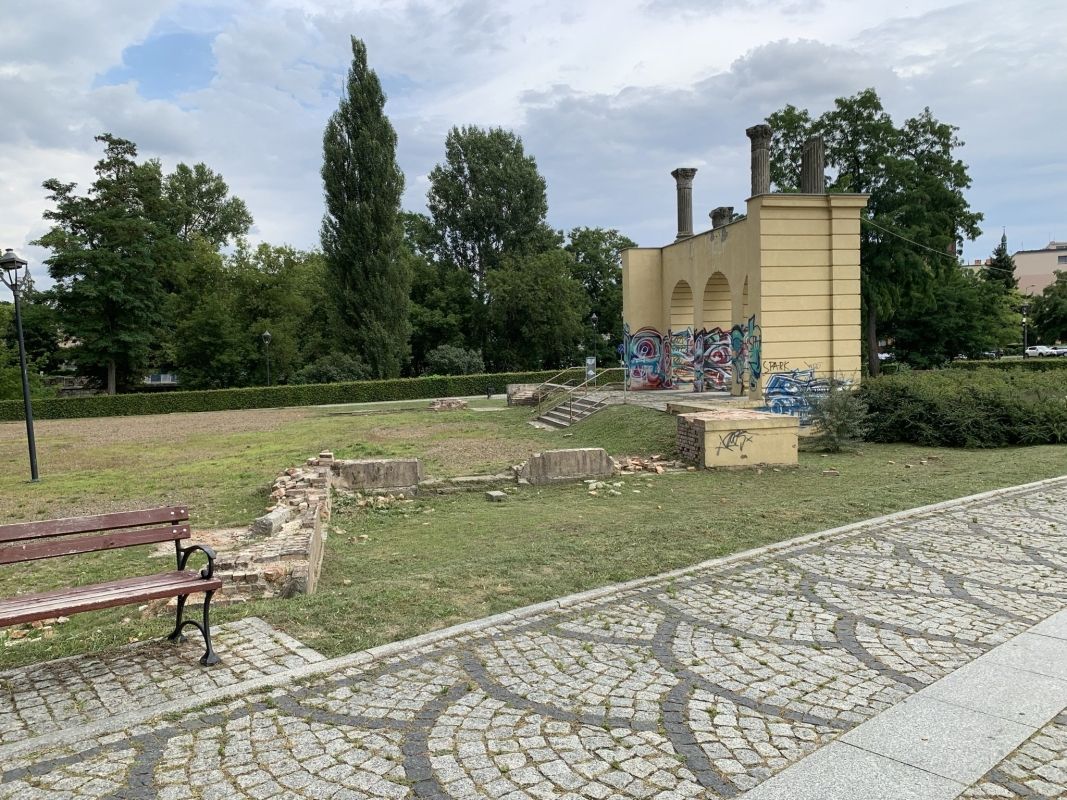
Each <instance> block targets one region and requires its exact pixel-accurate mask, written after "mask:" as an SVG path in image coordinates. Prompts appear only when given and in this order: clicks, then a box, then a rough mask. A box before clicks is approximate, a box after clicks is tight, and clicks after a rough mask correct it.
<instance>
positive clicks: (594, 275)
mask: <svg viewBox="0 0 1067 800" xmlns="http://www.w3.org/2000/svg"><path fill="white" fill-rule="evenodd" d="M627 247H637V242H635V241H633V240H632V239H629V238H627V237H626V236H623V235H622V234H621V233H619V232H618V231H617V230H614V229H612V230H605V229H604V228H574V229H573V230H572V231H571V232H570V233H569V234H568V235H567V244H566V246H565V247H564V249H565V250H566V251H567V252H568V253H570V254H571V256H572V257H573V258H574V265H573V267H572V269H571V274H572V276H573V277H574V279H575V280H577V281H578V283H580V284H581V286H582V289H583V290H584V291H585V296H586V302H587V304H588V307H589V314H588V315H587V317H586V323H585V324H586V325H588V326H589V329H590V331H591V332H592V333H594V334H595V335H594V336H592V340H593V342H595V346H596V353H595V354H596V356H597V359H598V360H600V361H611V362H612V363H614V361H615V359H616V349H615V348H616V346H617V345H618V343H619V342H621V341H622V257H621V256H620V252H621V251H622V250H625V249H626V248H627ZM593 314H596V324H595V325H594V324H593V320H592V316H593ZM605 337H606V338H605Z"/></svg>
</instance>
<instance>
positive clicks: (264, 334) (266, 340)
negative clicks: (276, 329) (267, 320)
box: [263, 331, 270, 344]
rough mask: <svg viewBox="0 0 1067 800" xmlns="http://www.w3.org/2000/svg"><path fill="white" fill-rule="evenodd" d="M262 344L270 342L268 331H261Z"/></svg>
mask: <svg viewBox="0 0 1067 800" xmlns="http://www.w3.org/2000/svg"><path fill="white" fill-rule="evenodd" d="M263 344H270V331H263Z"/></svg>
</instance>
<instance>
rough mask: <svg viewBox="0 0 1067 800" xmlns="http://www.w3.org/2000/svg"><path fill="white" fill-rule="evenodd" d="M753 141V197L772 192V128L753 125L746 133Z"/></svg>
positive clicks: (765, 125) (764, 125)
mask: <svg viewBox="0 0 1067 800" xmlns="http://www.w3.org/2000/svg"><path fill="white" fill-rule="evenodd" d="M745 135H746V136H747V137H748V138H749V139H751V140H752V196H753V197H755V196H756V195H760V194H770V191H771V126H770V125H767V124H763V125H753V126H752V127H751V128H749V129H747V130H746V131H745Z"/></svg>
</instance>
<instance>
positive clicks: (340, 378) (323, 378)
mask: <svg viewBox="0 0 1067 800" xmlns="http://www.w3.org/2000/svg"><path fill="white" fill-rule="evenodd" d="M369 374H370V369H369V368H368V367H367V365H366V364H365V363H364V362H363V359H361V358H360V357H359V356H356V355H352V354H351V353H330V354H329V355H328V356H322V357H321V358H317V359H315V360H314V361H312V362H311V363H310V364H307V365H305V366H303V367H301V368H300V369H298V370H297V371H296V372H294V373H293V376H292V377H291V378H290V379H289V383H299V384H304V383H345V382H352V381H362V380H366V378H367V376H368V375H369Z"/></svg>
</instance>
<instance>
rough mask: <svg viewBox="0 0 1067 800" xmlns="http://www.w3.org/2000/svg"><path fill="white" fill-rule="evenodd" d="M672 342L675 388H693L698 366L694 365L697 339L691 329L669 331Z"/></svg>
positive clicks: (672, 368)
mask: <svg viewBox="0 0 1067 800" xmlns="http://www.w3.org/2000/svg"><path fill="white" fill-rule="evenodd" d="M667 335H668V336H669V337H670V340H671V378H672V382H673V383H674V385H675V386H678V385H680V384H685V385H688V386H691V385H692V384H693V378H695V377H696V372H697V369H696V364H694V363H693V342H694V341H695V340H696V337H695V336H693V332H692V331H691V330H689V328H684V329H682V330H680V331H667Z"/></svg>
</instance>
